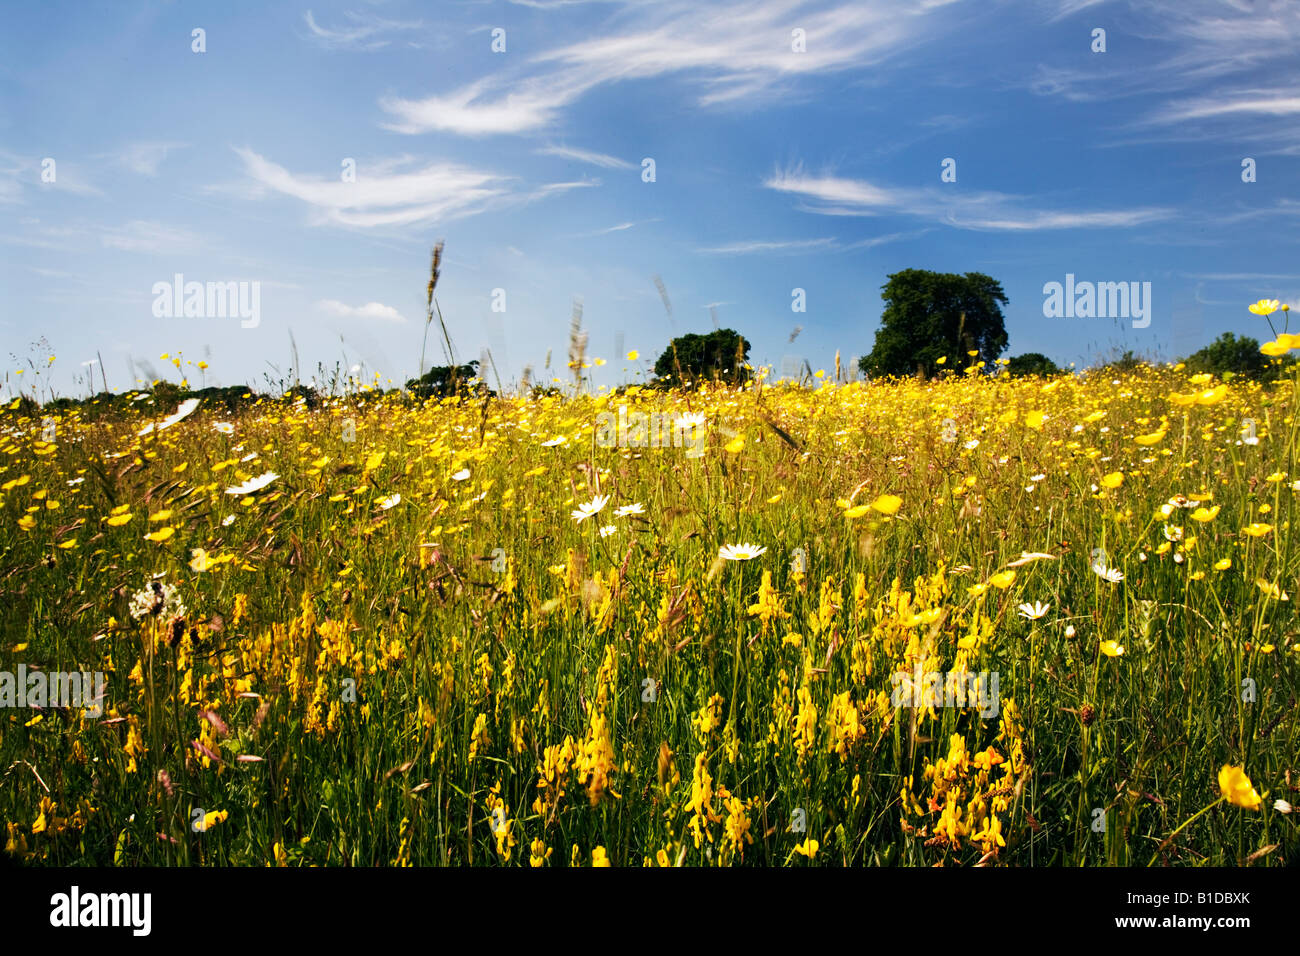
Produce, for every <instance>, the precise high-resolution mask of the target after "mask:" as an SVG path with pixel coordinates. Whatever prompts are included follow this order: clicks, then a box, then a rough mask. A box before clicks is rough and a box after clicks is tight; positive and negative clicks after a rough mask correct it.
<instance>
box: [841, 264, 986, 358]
mask: <svg viewBox="0 0 1300 956" xmlns="http://www.w3.org/2000/svg"><path fill="white" fill-rule="evenodd" d="M882 289H883V291H882V292H881V296H880V297H881V298H882V299H884V301H885V311H884V312H883V313H882V314H881V316H880V328H879V329H878V330H877V331H876V342H875V345H874V347H873V348H872V349H871V352H870V354H868V355H866V356H865V357H863V359H862V360H861V361H860V362H859V363H858V364H859V366H860V367H861V369H862V371H863V372H865V373H867V374H868V375H912V374H915V373H917V372H921V373H924V374H927V375H933V374H935V373H936V372H938V371H939V369H940V368H941V367H942V366H940V365H939V360H940V359H941V358H944V357H945V356H946V357H947V362H948V363H949V364H948V368H953V367H954V366H959V365H963V364H965V361H964V360H965V358H966V353H967V352H971V351H975V352H978V353H979V355H978V358H979V359H981V360H983V361H985V362H988V363H989V364H990V365H991V364H992V363H993V362H994V361H996V360H997V358H998V356H999V355H1001V354H1002V352H1003V350H1005V349H1006V347H1007V330H1006V326H1005V324H1004V322H1003V318H1002V309H1001V308H1000V307H999V306H1000V305H1006V304H1007V296H1006V293H1005V292H1003V291H1002V284H1001V283H999V282H998V281H997V280H995V279H993V278H991V277H989V276H986V275H984V274H983V273H981V272H967V273H966V274H964V275H958V274H956V273H947V272H931V271H929V270H926V269H904V270H903V271H902V272H895V273H894V274H893V275H891V276H890V277H889V281H888V282H886V283H885V285H884V286H883V287H882Z"/></svg>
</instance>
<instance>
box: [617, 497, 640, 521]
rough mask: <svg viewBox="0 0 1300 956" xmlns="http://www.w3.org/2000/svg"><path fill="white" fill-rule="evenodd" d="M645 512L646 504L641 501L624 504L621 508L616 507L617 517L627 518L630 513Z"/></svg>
mask: <svg viewBox="0 0 1300 956" xmlns="http://www.w3.org/2000/svg"><path fill="white" fill-rule="evenodd" d="M643 514H645V505H643V504H641V502H639V501H638V502H636V503H635V504H630V505H623V507H621V508H615V509H614V517H615V518H626V517H627V516H628V515H643Z"/></svg>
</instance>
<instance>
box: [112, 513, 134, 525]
mask: <svg viewBox="0 0 1300 956" xmlns="http://www.w3.org/2000/svg"><path fill="white" fill-rule="evenodd" d="M132 517H133V515H132V514H131V513H130V512H129V511H128V512H126V513H125V514H120V515H113V517H111V518H109V519H108V524H109V526H110V527H113V528H120V527H122V525H124V524H126V523H127V522H128V521H130V520H131V518H132Z"/></svg>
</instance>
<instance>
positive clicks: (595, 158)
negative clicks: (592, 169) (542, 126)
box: [535, 146, 636, 169]
mask: <svg viewBox="0 0 1300 956" xmlns="http://www.w3.org/2000/svg"><path fill="white" fill-rule="evenodd" d="M535 152H536V153H537V154H538V155H540V156H562V157H563V158H565V159H576V160H577V161H578V162H580V163H589V164H590V165H592V166H600V167H603V168H605V169H635V168H636V165H635V164H634V163H629V162H628V161H627V160H625V159H619V158H618V157H617V156H607V155H605V154H604V153H593V152H590V151H588V150H585V149H575V148H573V147H571V146H546V147H544V148H542V149H539V150H535Z"/></svg>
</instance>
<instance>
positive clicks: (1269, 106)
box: [1150, 90, 1300, 123]
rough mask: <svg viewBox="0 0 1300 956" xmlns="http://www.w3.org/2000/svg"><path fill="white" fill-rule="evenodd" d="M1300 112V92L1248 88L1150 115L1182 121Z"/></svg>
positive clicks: (1184, 102) (1162, 120) (1161, 120)
mask: <svg viewBox="0 0 1300 956" xmlns="http://www.w3.org/2000/svg"><path fill="white" fill-rule="evenodd" d="M1296 114H1300V92H1296V91H1292V92H1289V93H1281V92H1279V91H1277V90H1244V91H1240V92H1234V93H1222V92H1215V93H1211V94H1207V95H1205V96H1199V97H1194V98H1192V99H1188V100H1182V101H1180V102H1178V103H1171V104H1170V105H1169V106H1167V107H1165V108H1164V109H1162V110H1159V111H1158V112H1156V113H1155V114H1154V115H1153V116H1151V117H1150V121H1151V122H1153V123H1180V122H1183V121H1185V120H1197V119H1210V118H1219V117H1227V116H1247V117H1260V116H1294V115H1296Z"/></svg>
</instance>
